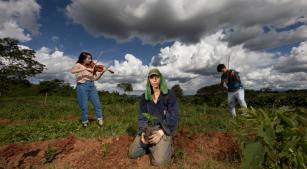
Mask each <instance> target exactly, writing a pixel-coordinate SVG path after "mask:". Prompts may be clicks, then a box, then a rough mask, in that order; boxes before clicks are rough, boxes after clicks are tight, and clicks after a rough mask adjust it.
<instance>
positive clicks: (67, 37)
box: [24, 0, 171, 64]
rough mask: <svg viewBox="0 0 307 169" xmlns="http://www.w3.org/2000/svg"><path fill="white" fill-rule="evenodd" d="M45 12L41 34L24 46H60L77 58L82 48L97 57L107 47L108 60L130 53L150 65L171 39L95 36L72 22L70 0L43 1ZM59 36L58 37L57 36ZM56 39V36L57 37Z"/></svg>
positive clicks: (41, 1) (104, 54)
mask: <svg viewBox="0 0 307 169" xmlns="http://www.w3.org/2000/svg"><path fill="white" fill-rule="evenodd" d="M38 3H39V4H40V5H41V14H40V18H39V20H38V22H39V24H40V25H41V26H40V29H39V31H40V33H39V34H38V35H34V36H33V39H32V40H31V41H28V42H25V43H24V45H26V46H29V47H31V48H32V49H35V50H39V49H40V48H41V47H42V46H45V47H48V48H50V49H54V48H58V49H59V50H61V51H63V52H64V53H65V54H67V55H69V56H71V57H75V58H77V57H78V56H79V54H80V53H81V52H82V51H89V52H91V53H92V54H93V55H94V57H95V56H96V57H97V55H98V54H99V53H100V51H101V50H103V56H102V57H101V59H102V60H104V61H110V60H114V59H117V60H122V59H123V56H124V55H125V54H126V53H130V54H133V55H135V56H138V57H141V58H142V61H143V62H144V63H146V64H148V63H149V62H150V60H151V58H152V56H154V55H156V54H158V53H159V52H160V49H161V48H162V47H165V46H168V45H170V44H171V42H165V43H158V44H144V43H143V42H142V41H141V40H140V39H138V38H133V39H132V40H130V41H128V42H117V41H116V40H114V39H111V38H106V37H102V36H100V37H95V36H93V35H91V34H89V33H88V32H87V31H86V30H85V29H84V28H83V27H82V25H79V24H75V23H72V22H71V20H69V18H68V17H67V16H66V14H65V7H66V6H67V5H68V4H69V3H70V1H68V0H48V1H46V0H39V1H38ZM55 37H56V38H55ZM53 38H55V39H53Z"/></svg>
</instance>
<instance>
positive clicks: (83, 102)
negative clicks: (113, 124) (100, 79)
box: [77, 81, 102, 124]
mask: <svg viewBox="0 0 307 169" xmlns="http://www.w3.org/2000/svg"><path fill="white" fill-rule="evenodd" d="M89 99H90V101H91V102H92V104H93V106H94V109H95V112H96V118H97V120H100V119H102V111H101V106H100V101H99V96H98V93H97V89H96V87H95V84H94V82H93V81H86V82H85V83H81V84H78V85H77V100H78V103H79V106H80V109H81V112H82V117H81V119H82V123H83V124H85V123H87V122H88V119H87V113H88V107H87V105H88V100H89Z"/></svg>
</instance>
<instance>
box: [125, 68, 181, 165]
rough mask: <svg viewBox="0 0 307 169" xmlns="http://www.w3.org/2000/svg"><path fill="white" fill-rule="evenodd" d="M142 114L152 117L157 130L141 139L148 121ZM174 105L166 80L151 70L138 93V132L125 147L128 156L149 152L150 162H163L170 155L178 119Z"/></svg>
mask: <svg viewBox="0 0 307 169" xmlns="http://www.w3.org/2000/svg"><path fill="white" fill-rule="evenodd" d="M144 113H149V114H151V115H152V116H154V117H156V120H155V121H154V125H155V126H157V129H156V130H155V131H154V132H153V134H152V135H150V136H149V139H148V140H146V139H145V128H146V126H148V123H149V122H148V120H147V119H146V118H145V117H144ZM178 114H179V113H178V105H177V101H176V96H175V94H174V93H173V91H171V90H168V88H167V84H166V81H165V79H164V77H163V76H162V74H161V73H160V71H159V70H158V69H151V70H150V71H149V73H148V77H147V85H146V90H145V93H144V94H143V95H142V96H141V99H140V107H139V112H138V134H137V136H136V137H135V139H134V142H133V143H132V144H131V146H130V148H129V153H128V156H129V157H130V158H132V159H135V158H138V157H141V156H143V155H144V154H145V153H146V152H149V153H150V156H151V164H152V165H164V164H166V163H168V162H169V161H170V160H171V157H172V154H173V147H172V136H173V135H174V133H175V129H176V126H177V121H178V116H179V115H178Z"/></svg>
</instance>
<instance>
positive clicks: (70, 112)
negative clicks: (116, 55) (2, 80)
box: [0, 96, 306, 169]
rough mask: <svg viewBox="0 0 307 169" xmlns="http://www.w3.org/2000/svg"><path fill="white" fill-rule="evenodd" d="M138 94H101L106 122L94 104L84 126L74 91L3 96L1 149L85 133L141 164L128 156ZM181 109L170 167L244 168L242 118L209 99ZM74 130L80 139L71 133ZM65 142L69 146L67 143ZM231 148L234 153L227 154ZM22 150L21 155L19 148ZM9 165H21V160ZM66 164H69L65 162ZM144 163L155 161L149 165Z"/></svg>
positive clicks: (90, 142)
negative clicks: (97, 114)
mask: <svg viewBox="0 0 307 169" xmlns="http://www.w3.org/2000/svg"><path fill="white" fill-rule="evenodd" d="M137 100H138V99H137V98H134V99H129V98H127V97H122V96H116V97H110V98H107V97H103V96H102V97H101V104H102V109H103V113H104V118H105V125H104V127H103V128H99V127H98V125H97V123H96V121H95V113H94V110H93V107H92V105H91V104H89V119H90V124H89V126H88V127H86V128H83V127H82V126H81V121H80V110H79V107H78V105H77V102H76V99H75V98H74V97H73V96H71V97H68V96H65V97H62V96H49V97H48V99H47V102H46V103H45V102H44V96H25V97H3V98H0V149H1V146H2V147H4V149H2V150H1V151H2V153H3V152H4V154H5V155H7V151H9V152H11V151H17V150H21V149H22V150H25V148H24V147H23V144H31V146H32V147H36V146H38V147H41V148H40V149H44V152H45V154H46V152H49V148H50V147H49V144H55V145H59V144H62V143H61V139H64V142H65V140H66V141H67V140H68V143H70V142H71V140H74V141H73V143H75V142H78V141H79V142H80V140H78V139H83V141H81V142H86V143H85V144H88V145H93V146H92V149H95V150H91V149H89V151H91V154H92V151H96V149H99V151H98V152H97V153H96V155H97V154H98V155H97V156H98V157H97V159H100V158H101V156H103V158H110V159H117V160H119V161H121V160H122V161H123V162H122V163H124V164H125V165H123V166H122V167H124V168H125V167H126V168H138V167H136V166H135V162H131V160H129V159H127V156H126V151H127V148H128V147H129V144H130V143H131V142H132V139H133V137H134V136H135V134H136V131H137V113H138V101H137ZM275 109H276V108H263V111H265V112H271V111H272V110H275ZM179 110H180V119H179V124H178V126H177V131H178V134H177V136H176V137H175V139H176V141H175V146H176V147H177V149H176V151H175V158H174V160H175V161H174V163H173V164H172V165H170V166H167V167H166V168H223V169H224V168H239V166H240V161H241V157H240V156H241V155H240V154H241V153H240V148H239V147H240V146H239V143H235V142H236V141H233V140H237V138H236V137H237V133H238V130H237V129H238V126H235V125H234V124H235V123H236V121H237V119H233V118H232V117H231V116H230V114H229V113H228V111H227V108H226V107H225V106H224V107H210V106H208V105H206V104H205V103H203V104H199V103H198V104H193V103H192V102H186V101H179ZM301 111H303V112H306V108H301ZM71 136H73V137H76V138H78V139H76V138H73V139H71ZM92 139H94V140H95V141H93V140H92ZM109 139H112V141H111V142H113V143H114V142H116V141H118V140H119V141H122V143H120V144H116V145H114V144H110V145H109V144H104V142H105V140H109ZM114 139H115V140H114ZM52 140H53V141H52ZM76 140H77V141H76ZM54 142H55V143H54ZM15 143H17V145H20V146H21V147H20V148H17V150H16V146H13V148H12V147H10V146H11V145H12V144H15ZM32 143H33V144H34V145H35V146H34V145H33V144H32ZM45 143H46V144H45ZM47 143H48V146H47ZM68 143H67V144H68ZM71 144H72V143H71ZM106 145H107V146H106ZM31 146H30V147H31ZM79 146H80V145H79ZM109 146H110V148H109ZM112 146H113V147H112ZM63 147H64V148H65V147H66V143H65V145H64V146H63ZM63 147H62V148H63ZM81 147H82V146H81ZM97 147H98V148H97ZM122 147H125V149H126V150H125V151H124V152H123V151H122V150H121V149H122ZM28 148H29V146H28ZM83 149H84V147H82V151H83ZM109 149H111V150H109ZM51 150H52V149H51ZM28 151H29V152H32V151H34V150H31V149H29V150H26V151H25V152H22V154H23V155H22V157H23V156H25V154H28ZM111 151H113V153H115V155H114V156H112V152H111ZM51 152H52V151H51ZM204 152H206V153H204ZM208 152H209V153H208ZM0 154H1V152H0ZM106 154H108V155H106ZM116 154H121V155H116ZM208 154H209V155H208ZM229 154H230V155H231V156H232V155H234V156H235V157H228V155H229ZM17 156H18V157H20V155H19V154H17ZM41 156H42V155H41ZM65 156H66V157H67V158H68V159H64V160H66V161H67V160H71V159H70V158H71V156H69V154H66V155H65ZM105 156H106V157H105ZM51 157H52V155H51ZM33 158H34V157H33ZM40 158H43V157H40ZM45 158H46V157H45ZM49 158H50V157H49ZM82 158H83V157H82ZM51 159H53V158H51ZM2 160H3V159H2ZM20 161H21V162H22V164H23V163H24V159H21V160H20V159H19V162H20ZM40 161H41V159H40ZM58 161H61V160H58ZM58 161H56V162H55V163H54V162H52V163H50V164H47V165H45V164H40V165H38V166H39V167H38V168H40V167H42V166H44V167H45V168H46V167H47V168H63V165H64V164H62V163H60V162H58ZM62 161H63V160H62ZM147 162H148V161H147ZM29 164H30V165H28V163H25V164H23V167H25V166H28V167H29V168H31V167H32V168H35V167H33V166H32V165H31V163H29ZM98 164H99V167H101V166H105V167H107V166H108V165H110V166H113V165H115V166H116V167H114V166H113V167H111V168H120V165H119V166H117V165H118V164H117V163H115V164H109V163H97V165H98ZM137 164H138V165H139V166H142V165H144V164H143V163H142V161H138V162H137ZM1 165H2V167H3V166H5V165H8V163H7V162H3V161H1V160H0V167H1ZM10 165H11V166H19V164H18V165H17V164H16V165H15V164H10ZM65 165H68V164H66V163H65ZM75 165H77V166H74V167H71V168H75V167H76V168H78V167H80V166H81V164H77V163H75ZM8 166H9V165H8ZM59 166H60V167H59ZM68 166H69V165H68ZM70 166H71V165H70ZM44 167H43V168H44ZM83 167H84V166H83ZM99 167H98V168H99ZM4 168H5V167H4ZM64 168H65V167H64ZM66 168H70V167H66ZM141 168H142V167H141ZM145 168H151V167H150V166H147V167H145Z"/></svg>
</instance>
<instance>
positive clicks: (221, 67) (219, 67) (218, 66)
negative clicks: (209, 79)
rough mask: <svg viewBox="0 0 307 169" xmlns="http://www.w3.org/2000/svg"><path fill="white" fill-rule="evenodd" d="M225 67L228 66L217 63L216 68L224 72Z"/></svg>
mask: <svg viewBox="0 0 307 169" xmlns="http://www.w3.org/2000/svg"><path fill="white" fill-rule="evenodd" d="M224 68H226V66H225V65H224V64H219V65H217V67H216V70H217V71H218V72H222V70H223V69H224Z"/></svg>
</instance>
